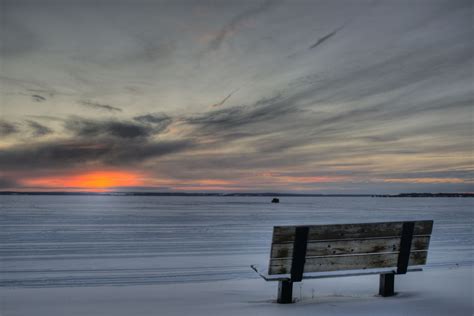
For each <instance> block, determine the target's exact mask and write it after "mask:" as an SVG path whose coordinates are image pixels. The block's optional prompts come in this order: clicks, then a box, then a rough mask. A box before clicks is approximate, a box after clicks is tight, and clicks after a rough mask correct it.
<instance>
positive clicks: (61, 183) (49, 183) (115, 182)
mask: <svg viewBox="0 0 474 316" xmlns="http://www.w3.org/2000/svg"><path fill="white" fill-rule="evenodd" d="M23 184H24V185H27V186H35V187H44V188H80V189H88V190H94V191H104V190H106V189H108V188H115V187H129V186H140V185H143V180H142V179H141V176H140V175H139V174H137V173H134V172H127V171H93V172H87V173H84V174H79V175H64V176H54V177H43V178H34V179H26V180H24V181H23Z"/></svg>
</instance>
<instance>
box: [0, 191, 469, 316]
mask: <svg viewBox="0 0 474 316" xmlns="http://www.w3.org/2000/svg"><path fill="white" fill-rule="evenodd" d="M473 201H474V200H472V199H467V198H465V199H463V198H427V199H424V198H403V199H398V198H393V199H388V198H362V197H357V198H347V197H345V198H327V197H325V198H289V197H283V198H282V199H281V203H280V204H277V205H275V204H271V203H269V199H268V198H256V197H126V196H0V204H1V213H0V225H1V229H0V255H1V257H0V258H1V259H0V272H1V274H0V299H1V308H0V312H1V313H0V314H1V315H2V316H4V315H6V316H10V315H48V316H49V315H187V314H194V315H219V314H226V315H266V314H268V315H279V314H288V313H291V314H301V315H314V314H320V315H472V314H473V307H472V300H473V297H472V284H473V270H472V267H473V258H472V237H473V234H472V233H473V231H472V229H473V225H472V224H473V212H474V211H473ZM409 219H433V220H434V231H433V237H432V241H431V245H430V253H429V257H428V266H427V267H426V269H425V271H424V272H416V273H409V274H407V275H406V276H397V280H396V287H397V290H398V291H399V292H400V294H399V295H398V296H396V297H392V298H380V297H376V296H375V294H376V293H377V287H378V278H377V276H363V277H351V278H339V279H324V280H308V281H304V282H303V283H301V289H300V285H296V286H295V289H294V292H295V297H296V298H298V299H300V301H299V302H298V303H297V304H292V305H290V306H282V305H279V304H275V303H274V302H273V301H274V299H275V296H276V287H277V284H276V283H274V282H265V281H263V280H261V279H259V278H258V276H256V275H255V274H254V273H253V272H252V271H251V270H250V268H249V265H250V264H252V263H257V264H260V265H261V266H265V264H266V263H267V261H268V256H269V246H270V240H271V233H272V227H273V226H274V225H284V224H320V223H357V222H370V221H389V220H409ZM119 285H120V286H119Z"/></svg>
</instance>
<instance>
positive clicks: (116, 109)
mask: <svg viewBox="0 0 474 316" xmlns="http://www.w3.org/2000/svg"><path fill="white" fill-rule="evenodd" d="M79 104H81V105H83V106H86V107H88V108H92V109H96V110H105V111H109V112H122V109H121V108H119V107H116V106H111V105H108V104H100V103H97V102H92V101H87V100H81V101H79Z"/></svg>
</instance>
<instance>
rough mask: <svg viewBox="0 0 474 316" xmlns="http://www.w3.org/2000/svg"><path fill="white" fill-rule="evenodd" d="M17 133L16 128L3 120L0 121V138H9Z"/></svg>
mask: <svg viewBox="0 0 474 316" xmlns="http://www.w3.org/2000/svg"><path fill="white" fill-rule="evenodd" d="M18 132H19V129H18V126H17V125H16V124H14V123H10V122H7V121H4V120H0V136H2V137H4V136H10V135H12V134H16V133H18Z"/></svg>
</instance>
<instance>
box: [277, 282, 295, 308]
mask: <svg viewBox="0 0 474 316" xmlns="http://www.w3.org/2000/svg"><path fill="white" fill-rule="evenodd" d="M277 302H278V303H279V304H290V303H293V282H291V281H290V280H283V281H279V282H278V299H277Z"/></svg>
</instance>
